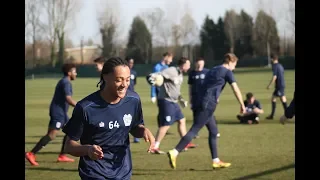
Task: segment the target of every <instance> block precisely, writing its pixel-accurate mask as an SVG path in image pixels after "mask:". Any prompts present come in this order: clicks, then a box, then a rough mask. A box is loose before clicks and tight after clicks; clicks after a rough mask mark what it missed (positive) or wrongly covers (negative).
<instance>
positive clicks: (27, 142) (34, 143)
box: [24, 141, 62, 145]
mask: <svg viewBox="0 0 320 180" xmlns="http://www.w3.org/2000/svg"><path fill="white" fill-rule="evenodd" d="M37 143H38V142H35V141H33V142H30V141H26V142H24V144H33V145H36V144H37ZM50 144H61V145H62V141H61V142H59V141H58V142H49V144H48V145H50Z"/></svg>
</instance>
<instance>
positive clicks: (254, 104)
mask: <svg viewBox="0 0 320 180" xmlns="http://www.w3.org/2000/svg"><path fill="white" fill-rule="evenodd" d="M246 98H247V99H246V100H245V101H244V105H245V107H246V113H244V114H239V115H237V118H238V120H239V121H240V123H243V124H259V114H263V109H262V107H261V105H260V102H259V101H258V100H256V99H255V97H254V96H253V94H252V93H251V92H249V93H247V95H246Z"/></svg>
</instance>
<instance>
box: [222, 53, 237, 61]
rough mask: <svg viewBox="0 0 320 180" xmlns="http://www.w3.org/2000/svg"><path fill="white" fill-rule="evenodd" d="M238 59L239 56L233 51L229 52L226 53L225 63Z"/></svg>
mask: <svg viewBox="0 0 320 180" xmlns="http://www.w3.org/2000/svg"><path fill="white" fill-rule="evenodd" d="M237 61H238V57H237V56H236V55H235V54H233V53H227V54H225V55H224V63H229V62H237Z"/></svg>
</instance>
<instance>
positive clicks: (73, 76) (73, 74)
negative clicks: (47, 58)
mask: <svg viewBox="0 0 320 180" xmlns="http://www.w3.org/2000/svg"><path fill="white" fill-rule="evenodd" d="M69 76H70V79H71V81H73V80H75V79H76V78H77V69H76V68H72V69H71V70H70V72H69Z"/></svg>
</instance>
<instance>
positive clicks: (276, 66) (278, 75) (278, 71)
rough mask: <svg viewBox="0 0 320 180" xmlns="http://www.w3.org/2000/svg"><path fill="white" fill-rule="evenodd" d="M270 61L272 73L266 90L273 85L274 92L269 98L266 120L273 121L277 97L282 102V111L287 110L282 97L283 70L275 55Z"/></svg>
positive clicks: (283, 85)
mask: <svg viewBox="0 0 320 180" xmlns="http://www.w3.org/2000/svg"><path fill="white" fill-rule="evenodd" d="M271 60H272V63H273V65H272V71H273V76H272V79H271V81H270V83H269V85H268V86H267V89H269V88H270V86H271V85H272V84H273V83H275V90H274V91H273V94H272V98H271V103H272V106H271V108H272V109H271V114H270V115H269V116H268V117H267V118H266V119H270V120H271V119H273V116H274V113H275V111H276V101H277V97H280V100H281V102H282V106H283V109H284V110H285V109H287V98H286V96H285V95H284V89H285V81H284V68H283V66H282V65H281V64H280V63H279V61H278V56H277V55H271Z"/></svg>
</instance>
